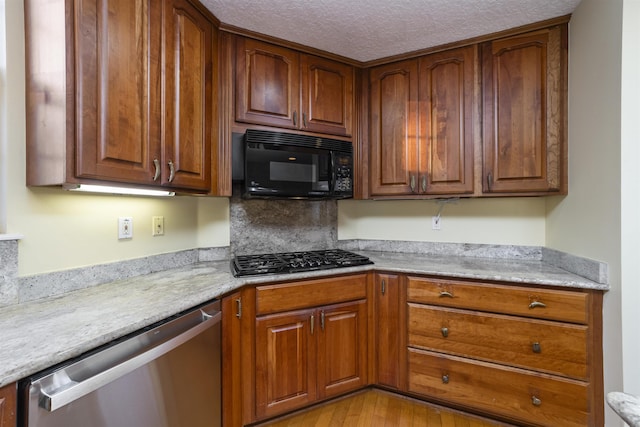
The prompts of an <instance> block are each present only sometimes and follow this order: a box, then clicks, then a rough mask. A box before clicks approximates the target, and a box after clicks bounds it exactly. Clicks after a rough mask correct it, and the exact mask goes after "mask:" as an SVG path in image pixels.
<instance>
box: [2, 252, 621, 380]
mask: <svg viewBox="0 0 640 427" xmlns="http://www.w3.org/2000/svg"><path fill="white" fill-rule="evenodd" d="M356 252H359V253H362V254H364V255H367V256H369V257H370V258H371V260H372V261H373V262H374V264H373V265H365V266H359V267H347V268H341V269H337V270H321V271H312V272H304V273H294V274H280V275H265V276H248V277H243V278H234V277H233V276H232V275H231V273H230V271H229V261H228V260H223V261H209V262H202V263H197V264H192V265H188V266H185V267H180V268H174V269H171V270H166V271H161V272H157V273H151V274H146V275H142V276H137V277H133V278H129V279H125V280H119V281H114V282H110V283H106V284H103V285H98V286H93V287H90V288H86V289H82V290H78V291H73V292H70V293H67V294H64V295H61V296H57V297H53V298H47V299H42V300H38V301H33V302H29V303H24V304H17V305H14V306H9V307H5V308H3V309H2V311H0V336H2V338H3V344H2V346H1V347H0V387H2V386H4V385H6V384H9V383H12V382H14V381H17V380H20V379H22V378H26V377H28V376H30V375H33V374H35V373H37V372H39V371H41V370H44V369H47V368H49V367H52V366H55V365H56V364H59V363H62V362H65V361H67V360H69V359H72V358H75V357H77V356H80V355H82V354H83V353H85V352H87V351H89V350H93V349H95V348H97V347H100V346H102V345H105V344H108V343H109V342H111V341H113V340H115V339H118V338H121V337H123V336H125V335H127V334H131V333H134V332H136V331H138V330H140V329H142V328H144V327H146V326H149V325H151V324H154V323H156V322H159V321H161V320H163V319H166V318H168V317H170V316H173V315H175V314H177V313H180V312H182V311H185V310H188V309H191V308H193V307H195V306H198V305H200V304H202V303H205V302H207V301H210V300H212V299H215V298H219V297H221V296H223V295H226V294H229V293H231V292H233V291H235V290H237V289H240V288H241V287H243V286H245V285H252V284H253V285H255V284H261V283H268V282H278V281H292V280H301V279H306V278H316V277H323V276H328V275H334V274H348V273H357V272H367V271H371V270H374V269H375V270H380V271H387V272H396V273H407V274H428V275H436V276H447V277H458V278H464V279H475V280H491V281H507V282H513V283H522V284H534V285H542V286H551V287H567V288H579V289H593V290H601V291H606V290H608V289H609V286H608V285H607V284H602V283H597V282H593V281H591V280H588V279H585V278H583V277H581V276H578V275H576V274H572V273H569V272H566V271H564V270H562V269H560V268H557V267H554V266H551V265H549V264H546V263H544V262H542V261H531V260H504V259H502V260H496V259H488V258H469V257H442V258H438V257H433V256H427V257H425V255H420V254H409V255H408V254H406V253H405V254H398V253H384V252H372V251H371V252H370V251H356Z"/></svg>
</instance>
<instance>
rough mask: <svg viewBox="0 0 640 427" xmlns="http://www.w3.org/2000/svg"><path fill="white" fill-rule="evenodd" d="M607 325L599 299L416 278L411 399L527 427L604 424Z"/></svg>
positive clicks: (410, 312) (410, 285) (411, 306)
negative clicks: (604, 338)
mask: <svg viewBox="0 0 640 427" xmlns="http://www.w3.org/2000/svg"><path fill="white" fill-rule="evenodd" d="M601 316H602V295H601V293H599V292H590V291H567V290H557V289H548V288H536V287H533V286H532V287H529V286H527V287H519V286H506V285H500V284H488V283H474V282H461V281H453V280H442V279H431V278H426V277H415V276H409V277H407V319H408V321H407V328H408V330H407V350H406V351H407V362H408V391H409V392H410V393H415V394H417V395H421V396H425V397H428V398H431V399H436V400H439V401H442V402H447V403H449V404H455V405H460V406H462V407H465V408H471V409H474V410H480V411H482V412H484V413H485V414H493V415H494V416H496V417H501V418H504V419H507V420H510V421H516V422H518V423H525V424H531V425H541V426H557V425H563V426H576V427H577V426H598V425H602V423H603V411H604V408H603V395H602V339H601V332H600V329H599V328H600V327H601V326H600V325H601ZM496 402H498V404H496Z"/></svg>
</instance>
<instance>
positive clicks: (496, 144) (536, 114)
mask: <svg viewBox="0 0 640 427" xmlns="http://www.w3.org/2000/svg"><path fill="white" fill-rule="evenodd" d="M482 75H483V94H484V103H483V128H484V135H483V146H484V162H483V165H484V166H483V184H482V189H483V192H485V193H541V194H547V193H552V194H566V192H567V179H566V173H567V171H566V162H567V160H566V150H567V148H566V132H567V130H566V121H567V114H566V108H567V106H566V97H567V82H566V75H567V27H566V25H562V26H556V27H552V28H549V29H544V30H540V31H535V32H532V33H527V34H523V35H519V36H514V37H509V38H505V39H500V40H494V41H490V42H487V43H484V44H483V45H482Z"/></svg>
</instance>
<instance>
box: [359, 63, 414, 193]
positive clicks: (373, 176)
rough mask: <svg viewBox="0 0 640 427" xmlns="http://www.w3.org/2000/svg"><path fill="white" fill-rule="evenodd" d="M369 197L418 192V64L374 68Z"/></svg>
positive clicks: (372, 71) (399, 64) (371, 101)
mask: <svg viewBox="0 0 640 427" xmlns="http://www.w3.org/2000/svg"><path fill="white" fill-rule="evenodd" d="M370 97H371V99H370V112H369V114H370V132H369V136H370V141H369V142H370V159H369V161H370V164H369V170H370V177H369V186H370V195H371V196H385V195H404V194H413V193H414V192H415V191H417V189H418V176H417V173H418V62H417V60H410V61H403V62H397V63H393V64H388V65H382V66H379V67H375V68H373V69H372V70H371V73H370Z"/></svg>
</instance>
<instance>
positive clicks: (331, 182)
mask: <svg viewBox="0 0 640 427" xmlns="http://www.w3.org/2000/svg"><path fill="white" fill-rule="evenodd" d="M335 156H336V153H335V152H334V151H331V175H330V176H329V194H331V195H334V194H335V192H336V189H335V182H336V180H337V178H336V157H335Z"/></svg>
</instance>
